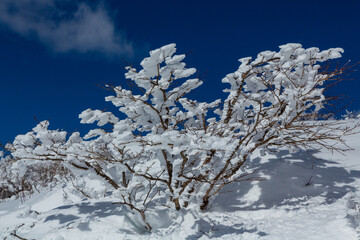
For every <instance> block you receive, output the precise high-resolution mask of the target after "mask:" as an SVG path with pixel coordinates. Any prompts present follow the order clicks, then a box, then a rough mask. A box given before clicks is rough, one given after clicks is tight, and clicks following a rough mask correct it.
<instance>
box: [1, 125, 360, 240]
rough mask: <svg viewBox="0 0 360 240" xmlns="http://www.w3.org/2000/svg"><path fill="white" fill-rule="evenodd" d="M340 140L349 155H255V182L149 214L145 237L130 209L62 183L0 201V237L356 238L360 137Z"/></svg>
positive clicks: (58, 239) (55, 239)
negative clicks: (204, 207) (200, 206)
mask: <svg viewBox="0 0 360 240" xmlns="http://www.w3.org/2000/svg"><path fill="white" fill-rule="evenodd" d="M348 124H349V123H348ZM350 124H354V123H350ZM346 140H347V144H348V145H349V146H351V147H352V148H354V150H353V151H349V152H346V153H345V155H342V154H339V153H331V152H329V151H325V150H322V151H319V152H314V151H312V152H309V153H310V154H309V153H308V152H306V151H302V152H298V153H295V154H290V153H289V152H287V151H280V152H278V153H277V154H274V155H270V156H269V155H267V156H265V157H260V154H258V155H257V154H255V155H254V156H253V159H252V161H251V163H250V164H249V167H252V168H254V169H258V170H257V171H256V172H255V173H254V175H253V177H261V178H262V179H263V180H262V181H252V182H250V181H244V182H239V183H235V184H233V185H231V186H228V187H227V188H225V189H224V190H223V192H222V194H221V195H219V196H218V197H217V198H216V199H215V200H214V202H213V203H212V205H211V208H210V209H209V210H208V211H207V212H195V211H180V212H178V213H177V214H170V215H169V214H167V213H166V210H164V211H163V212H160V211H159V212H157V213H151V214H150V217H149V221H150V222H151V224H152V226H153V228H154V229H153V231H152V233H145V232H144V230H143V228H142V227H141V224H139V222H138V221H137V220H136V218H135V217H134V216H133V215H132V213H131V212H130V211H128V210H126V209H123V208H121V207H119V206H118V205H113V204H112V202H113V201H116V199H111V198H110V197H109V198H105V199H103V200H87V199H83V198H81V197H80V195H77V194H75V193H73V192H71V191H70V190H69V189H68V187H66V186H65V185H63V186H56V187H54V188H53V189H52V190H51V191H47V192H41V193H38V194H35V195H33V196H32V197H31V198H29V199H27V200H26V201H25V202H21V201H20V200H10V201H6V202H2V203H0V238H1V239H5V238H6V239H19V237H22V238H25V239H48V240H50V239H52V240H63V239H76V240H77V239H87V240H88V239H89V240H90V239H98V240H102V239H103V240H105V239H107V240H111V239H187V240H191V239H244V240H245V239H246V240H252V239H264V240H265V239H269V240H275V239H276V240H278V239H291V240H296V239H299V240H304V239H313V240H317V239H321V240H331V239H334V240H339V239H347V240H352V239H354V240H356V239H359V234H360V134H355V135H352V136H349V137H347V138H346ZM14 234H16V235H17V236H18V237H16V236H14Z"/></svg>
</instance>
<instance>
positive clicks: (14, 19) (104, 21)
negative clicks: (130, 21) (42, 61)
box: [0, 0, 132, 55]
mask: <svg viewBox="0 0 360 240" xmlns="http://www.w3.org/2000/svg"><path fill="white" fill-rule="evenodd" d="M64 4H68V6H66V8H65V7H64ZM70 9H72V10H70ZM0 22H2V23H3V24H5V25H6V26H8V27H9V28H10V29H11V30H12V31H14V32H16V33H18V34H20V35H22V36H24V37H30V38H33V37H35V38H37V39H38V40H39V41H40V42H42V43H44V44H46V45H47V46H48V47H50V48H51V49H52V50H53V51H55V52H70V51H76V52H81V53H84V52H94V51H96V52H102V53H105V54H108V55H119V54H131V53H132V45H131V43H129V41H128V40H127V39H126V37H125V36H124V34H122V33H120V32H118V31H116V30H115V26H114V23H113V21H112V19H111V17H110V16H109V14H108V12H107V11H106V9H105V8H104V7H103V6H102V5H98V6H97V7H96V8H91V7H90V6H89V5H87V4H85V3H79V4H77V5H74V4H73V3H71V1H64V0H63V1H57V0H15V1H14V0H1V1H0Z"/></svg>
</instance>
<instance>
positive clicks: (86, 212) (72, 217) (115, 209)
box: [44, 201, 144, 234]
mask: <svg viewBox="0 0 360 240" xmlns="http://www.w3.org/2000/svg"><path fill="white" fill-rule="evenodd" d="M59 210H61V211H63V212H64V213H67V212H69V213H71V214H53V215H49V216H47V217H46V219H45V220H44V222H48V221H54V220H58V221H59V224H62V225H66V226H72V227H76V228H78V229H79V230H81V231H92V229H91V227H90V223H91V222H94V221H95V222H96V220H98V219H104V218H107V217H111V216H115V217H118V218H123V219H124V220H125V221H124V222H125V223H128V224H126V225H127V226H123V228H122V226H119V227H118V228H119V229H118V231H121V232H125V233H128V234H138V233H143V231H144V230H143V229H142V227H141V226H139V225H138V224H137V223H136V222H133V221H131V218H129V216H128V215H129V214H130V215H131V212H130V211H128V210H126V209H125V208H122V207H119V206H118V205H114V204H112V202H108V201H103V202H90V201H84V202H81V203H78V204H71V205H64V206H60V207H58V208H55V209H54V210H53V211H55V212H57V213H58V211H59ZM118 220H119V221H120V219H118ZM74 224H75V225H74Z"/></svg>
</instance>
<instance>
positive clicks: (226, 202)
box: [187, 150, 360, 240]
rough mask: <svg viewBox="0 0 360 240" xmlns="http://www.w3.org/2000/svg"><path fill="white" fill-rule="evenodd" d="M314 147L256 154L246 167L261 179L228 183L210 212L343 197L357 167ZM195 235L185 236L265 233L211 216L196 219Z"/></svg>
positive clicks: (296, 205) (294, 206)
mask: <svg viewBox="0 0 360 240" xmlns="http://www.w3.org/2000/svg"><path fill="white" fill-rule="evenodd" d="M315 153H317V152H316V151H311V152H306V151H300V152H297V153H295V154H290V153H289V152H288V151H285V150H284V151H280V152H278V153H277V154H276V155H272V156H271V157H268V161H267V162H265V163H261V160H262V159H261V158H260V157H257V158H255V159H253V160H252V161H251V163H250V164H249V168H253V169H257V171H256V173H254V174H253V176H252V177H264V178H266V179H264V180H262V181H242V182H237V183H233V184H230V185H228V186H226V187H224V189H223V190H222V192H221V193H220V194H219V195H218V196H217V197H216V198H215V199H214V201H213V202H212V204H211V206H210V208H209V209H208V211H209V212H212V211H214V212H235V211H242V210H243V211H244V210H245V211H249V210H250V211H251V210H257V209H269V208H272V207H281V206H285V207H286V208H290V209H298V208H300V207H301V206H304V205H306V201H307V200H309V199H310V198H312V197H318V196H321V197H322V198H323V199H324V200H323V201H324V202H325V203H332V202H334V201H336V200H337V199H340V198H342V197H343V196H344V195H345V194H347V193H348V192H351V191H354V190H355V188H354V187H353V186H351V183H353V182H354V181H355V179H356V178H360V171H353V170H352V171H347V170H346V169H345V168H344V167H343V166H341V165H340V164H339V163H337V162H334V161H330V160H326V159H322V158H315V157H313V155H314V154H315ZM196 222H197V225H198V228H199V233H198V235H192V236H189V237H188V238H187V239H189V240H190V239H196V238H198V237H199V236H200V235H207V237H208V238H218V237H221V236H223V235H225V234H229V233H236V234H241V233H245V232H249V233H257V234H258V235H259V236H265V235H267V234H266V233H264V232H261V231H258V230H257V229H256V228H255V229H246V227H245V226H244V225H243V224H241V223H239V224H234V225H232V226H225V225H224V226H222V225H221V224H220V225H219V223H217V224H212V223H211V221H210V220H208V221H207V220H204V219H198V220H197V221H196Z"/></svg>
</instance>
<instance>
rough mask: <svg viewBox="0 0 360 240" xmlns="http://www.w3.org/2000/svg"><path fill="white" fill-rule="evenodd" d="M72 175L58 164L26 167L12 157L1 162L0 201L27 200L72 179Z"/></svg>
mask: <svg viewBox="0 0 360 240" xmlns="http://www.w3.org/2000/svg"><path fill="white" fill-rule="evenodd" d="M71 177H72V176H71V173H70V172H69V170H68V169H67V168H64V166H62V164H60V163H57V162H45V163H43V162H39V163H37V164H33V165H28V166H24V165H22V164H18V162H17V161H16V160H15V159H13V158H12V157H11V156H6V157H5V158H2V159H1V161H0V199H6V198H10V197H13V196H14V197H16V198H22V199H25V198H26V197H27V196H28V195H30V194H32V193H34V192H38V191H40V190H42V189H44V188H47V187H51V185H53V184H56V183H58V182H60V181H62V179H63V178H68V179H69V178H71Z"/></svg>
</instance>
